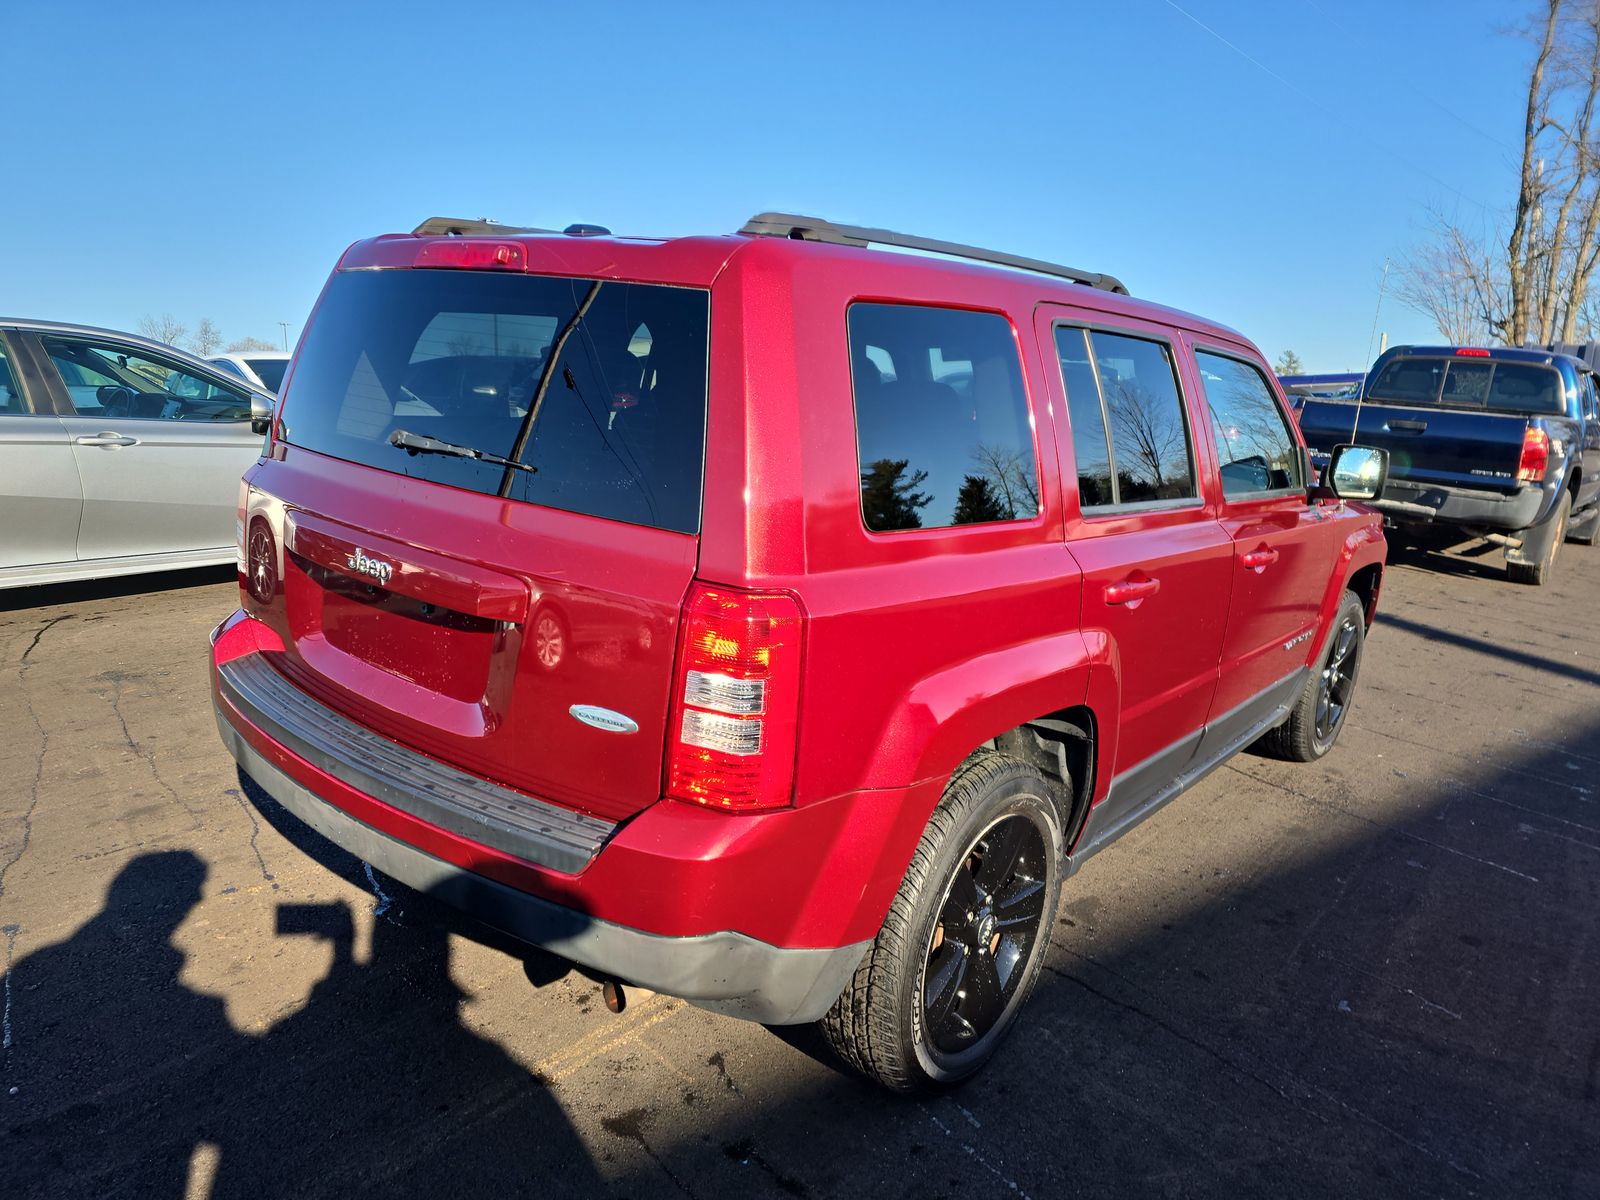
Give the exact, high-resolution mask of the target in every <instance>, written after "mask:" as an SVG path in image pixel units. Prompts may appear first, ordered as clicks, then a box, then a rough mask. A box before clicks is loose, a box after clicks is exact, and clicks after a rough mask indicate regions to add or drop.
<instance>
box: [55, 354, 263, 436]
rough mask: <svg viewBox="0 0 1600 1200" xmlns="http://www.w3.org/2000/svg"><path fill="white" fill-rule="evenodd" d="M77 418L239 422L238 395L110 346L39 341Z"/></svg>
mask: <svg viewBox="0 0 1600 1200" xmlns="http://www.w3.org/2000/svg"><path fill="white" fill-rule="evenodd" d="M40 340H41V341H42V342H43V343H44V349H45V353H46V354H48V355H49V356H50V361H51V362H52V363H54V364H55V367H56V370H57V371H59V372H60V373H61V380H62V382H63V383H65V384H66V385H67V393H68V394H69V395H70V396H71V397H72V407H73V409H74V411H76V413H77V415H78V416H80V417H107V418H110V419H113V420H119V421H121V420H136V421H157V420H167V421H245V420H249V418H250V399H249V396H248V394H247V393H246V392H245V391H244V390H243V389H235V388H231V387H227V386H225V385H223V384H221V383H218V382H216V381H214V380H212V379H210V378H209V377H206V376H202V375H198V374H194V373H191V372H190V370H189V368H188V367H187V366H184V365H183V364H181V363H179V362H177V361H176V360H174V359H169V358H166V357H164V356H162V355H158V354H147V353H145V352H144V351H143V350H138V349H134V348H132V347H129V346H123V345H119V344H117V343H114V342H100V341H93V340H88V339H83V338H75V337H53V336H47V337H44V338H41V339H40Z"/></svg>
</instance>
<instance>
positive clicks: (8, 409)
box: [0, 346, 28, 417]
mask: <svg viewBox="0 0 1600 1200" xmlns="http://www.w3.org/2000/svg"><path fill="white" fill-rule="evenodd" d="M27 411H28V410H27V409H26V408H25V407H23V404H22V390H21V389H20V388H19V387H17V380H16V377H15V376H14V375H12V374H11V363H10V361H9V360H8V359H7V358H6V351H5V347H3V346H0V416H8V417H9V416H15V415H16V414H17V413H23V412H27Z"/></svg>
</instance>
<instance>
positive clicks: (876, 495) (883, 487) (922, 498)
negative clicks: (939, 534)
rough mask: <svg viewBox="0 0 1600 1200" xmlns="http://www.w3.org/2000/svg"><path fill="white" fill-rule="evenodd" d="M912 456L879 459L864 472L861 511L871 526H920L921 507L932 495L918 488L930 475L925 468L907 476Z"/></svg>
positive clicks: (905, 527) (904, 527)
mask: <svg viewBox="0 0 1600 1200" xmlns="http://www.w3.org/2000/svg"><path fill="white" fill-rule="evenodd" d="M909 465H910V460H909V459H904V458H880V459H879V460H878V461H877V462H875V463H873V464H872V466H871V467H870V468H869V469H867V470H865V471H863V472H861V511H862V513H863V514H864V515H865V516H866V519H867V528H868V529H921V528H922V517H921V516H920V515H919V514H918V512H917V510H918V509H919V508H925V507H927V504H928V501H930V500H932V499H933V497H932V496H930V495H928V494H927V493H926V492H919V491H917V488H918V487H920V486H921V485H922V482H923V480H925V479H927V478H928V473H927V472H926V471H913V472H912V473H911V476H910V477H909V478H906V468H907V467H908V466H909Z"/></svg>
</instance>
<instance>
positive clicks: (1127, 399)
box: [1089, 331, 1199, 504]
mask: <svg viewBox="0 0 1600 1200" xmlns="http://www.w3.org/2000/svg"><path fill="white" fill-rule="evenodd" d="M1089 344H1090V346H1091V347H1092V348H1093V352H1094V363H1095V370H1096V373H1097V374H1098V376H1099V380H1100V391H1101V395H1102V396H1103V398H1104V401H1105V411H1106V417H1107V420H1108V424H1109V426H1110V430H1111V453H1112V462H1113V464H1114V467H1115V473H1116V492H1115V499H1114V500H1113V501H1112V502H1113V503H1116V504H1142V503H1148V502H1150V501H1152V500H1184V499H1189V498H1192V497H1194V496H1196V495H1198V494H1199V493H1198V492H1197V491H1196V490H1195V481H1194V467H1193V457H1192V455H1191V454H1190V451H1189V430H1188V426H1187V425H1186V424H1185V423H1184V419H1183V398H1182V396H1181V395H1180V393H1179V392H1178V380H1177V376H1176V375H1175V374H1174V373H1173V369H1172V352H1171V351H1170V350H1169V349H1168V348H1167V347H1166V346H1165V345H1164V344H1162V343H1161V342H1152V341H1147V340H1145V339H1144V338H1135V337H1128V336H1126V335H1125V334H1120V333H1102V332H1094V331H1091V332H1090V333H1089Z"/></svg>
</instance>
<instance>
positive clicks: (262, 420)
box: [250, 392, 273, 437]
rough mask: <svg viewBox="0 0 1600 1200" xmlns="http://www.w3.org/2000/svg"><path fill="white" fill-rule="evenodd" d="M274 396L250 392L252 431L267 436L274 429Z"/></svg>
mask: <svg viewBox="0 0 1600 1200" xmlns="http://www.w3.org/2000/svg"><path fill="white" fill-rule="evenodd" d="M272 409H273V404H272V397H270V396H263V395H261V393H259V392H251V393H250V432H251V433H259V434H260V435H261V436H262V437H265V436H266V435H267V434H268V433H269V432H271V430H272Z"/></svg>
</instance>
